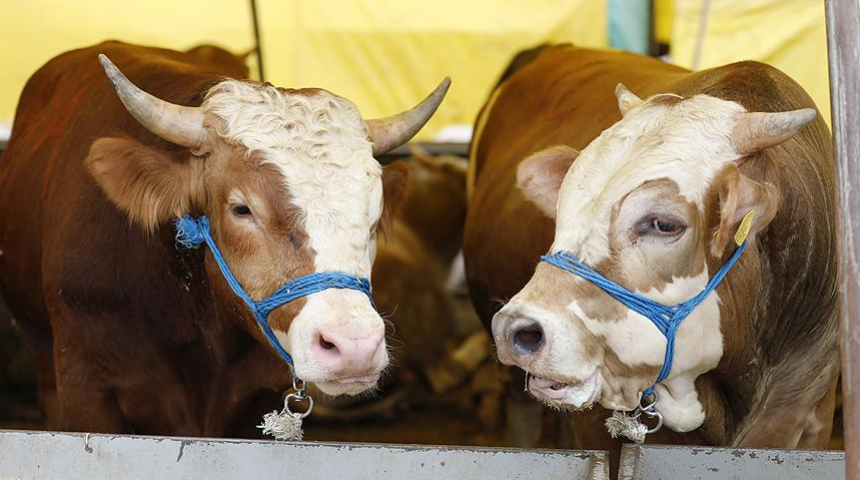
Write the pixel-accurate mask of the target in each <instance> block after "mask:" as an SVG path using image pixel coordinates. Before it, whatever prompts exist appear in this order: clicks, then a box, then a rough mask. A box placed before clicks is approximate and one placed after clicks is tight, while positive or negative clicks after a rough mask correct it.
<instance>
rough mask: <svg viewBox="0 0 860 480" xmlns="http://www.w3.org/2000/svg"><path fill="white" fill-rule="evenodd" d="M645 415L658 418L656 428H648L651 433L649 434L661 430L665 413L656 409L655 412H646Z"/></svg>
mask: <svg viewBox="0 0 860 480" xmlns="http://www.w3.org/2000/svg"><path fill="white" fill-rule="evenodd" d="M645 415H648V416H649V417H651V418H656V419H657V425H655V426H654V428H651V429H649V430H648V433H649V434H650V433H655V432H657V431H658V430H660V429H661V428H663V414H661V413H660V412H658V411H656V410H654V411H653V412H645Z"/></svg>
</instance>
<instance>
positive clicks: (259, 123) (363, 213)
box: [204, 80, 388, 393]
mask: <svg viewBox="0 0 860 480" xmlns="http://www.w3.org/2000/svg"><path fill="white" fill-rule="evenodd" d="M204 108H205V109H206V111H207V113H210V114H212V115H214V116H216V117H218V118H220V119H222V126H221V128H220V129H219V134H220V135H221V136H222V137H223V138H224V139H226V140H227V141H228V142H231V143H235V144H240V145H242V146H244V147H246V148H247V149H248V150H249V152H257V153H258V154H261V156H262V157H263V161H264V162H265V163H269V164H272V165H274V166H275V167H277V168H278V169H279V170H280V171H281V173H282V174H283V176H284V178H285V180H286V183H287V185H286V186H287V189H288V191H289V192H290V194H291V198H290V201H291V202H292V203H293V204H294V205H296V206H297V207H299V208H300V209H301V212H302V214H303V217H302V219H303V225H304V229H305V231H306V232H307V234H308V239H309V243H310V247H311V248H312V249H313V250H314V252H315V257H314V267H315V270H316V271H317V272H342V273H348V274H353V275H356V276H360V277H367V278H370V272H371V267H372V265H373V260H374V256H375V253H376V241H375V236H374V235H373V233H374V232H373V226H374V224H375V223H376V222H377V221H378V220H379V218H380V216H381V214H382V167H381V166H380V164H379V162H377V161H376V159H374V158H373V154H372V145H371V143H370V141H369V140H368V136H367V126H366V125H365V123H364V121H363V120H362V118H361V115H360V113H359V111H358V109H357V108H356V107H355V106H354V105H353V104H352V103H350V102H349V101H347V100H345V99H343V98H340V97H338V96H336V95H333V94H331V93H329V92H326V91H316V92H314V93H309V94H299V93H290V92H286V91H279V90H277V89H275V88H274V87H264V86H258V85H253V84H249V83H246V82H238V81H230V80H227V81H224V82H222V83H220V84H219V85H217V86H216V87H215V88H213V89H212V91H211V92H210V94H209V95H208V96H207V99H206V101H205V103H204ZM326 326H329V327H336V328H338V329H340V331H347V332H351V335H353V334H354V335H356V336H359V337H360V336H362V332H367V331H369V330H380V331H381V330H382V329H384V325H383V322H382V319H381V318H380V317H379V315H378V314H377V313H376V311H374V310H373V308H372V307H371V305H370V302H369V301H368V299H367V297H366V296H365V295H364V294H362V293H360V292H355V291H347V290H327V291H324V292H320V293H317V294H314V295H311V296H309V297H307V302H306V304H305V307H304V308H303V309H302V311H301V312H300V313H299V314H298V315H297V316H296V318H295V319H294V320H293V323H292V326H291V327H290V330H289V332H288V334H285V333H284V332H280V331H276V332H275V333H276V335H277V336H278V338H279V341H281V342H282V345H284V347H285V348H286V349H287V350H288V351H289V352H290V353H291V354H292V355H293V358H294V360H295V362H296V368H297V371H298V373H299V374H300V375H301V376H302V377H304V378H305V380H308V381H322V382H324V381H325V380H326V379H327V378H328V376H329V375H330V373H329V372H326V371H325V370H324V369H322V368H321V367H320V366H319V365H317V364H316V363H315V362H314V361H313V360H312V356H311V352H310V345H311V344H312V343H313V342H316V341H318V340H317V339H316V336H317V335H318V333H317V332H318V331H319V329H320V328H321V327H326ZM387 361H388V360H387V355H386V356H385V361H384V362H383V363H382V364H380V365H379V369H378V370H379V371H381V370H382V369H383V368H384V367H385V364H387ZM331 393H334V392H331ZM339 393H340V392H339ZM347 393H350V392H347Z"/></svg>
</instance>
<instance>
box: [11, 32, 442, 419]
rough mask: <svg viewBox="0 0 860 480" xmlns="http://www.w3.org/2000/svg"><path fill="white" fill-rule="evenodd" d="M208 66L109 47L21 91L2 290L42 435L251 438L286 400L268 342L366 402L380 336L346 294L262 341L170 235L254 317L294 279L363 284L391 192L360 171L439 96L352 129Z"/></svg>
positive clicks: (179, 56) (277, 314)
mask: <svg viewBox="0 0 860 480" xmlns="http://www.w3.org/2000/svg"><path fill="white" fill-rule="evenodd" d="M99 54H105V55H107V57H109V58H110V59H111V60H113V61H114V62H116V65H117V66H118V67H119V69H117V67H115V66H114V64H112V63H111V62H110V61H109V60H107V58H101V61H102V65H103V67H104V71H103V70H102V67H100V66H99V62H98V61H97V59H96V57H97V56H98V55H99ZM215 63H217V62H215ZM215 63H213V61H212V60H211V59H208V58H207V59H201V58H200V57H199V56H197V55H194V54H188V53H182V52H174V51H169V50H163V49H155V48H146V47H137V46H131V45H126V44H122V43H118V42H108V43H103V44H100V45H98V46H95V47H89V48H84V49H80V50H75V51H72V52H69V53H66V54H63V55H60V56H59V57H57V58H55V59H53V60H51V61H50V62H48V64H46V65H45V66H44V67H42V68H41V69H40V70H39V71H38V72H37V73H36V74H34V76H33V77H32V78H31V79H30V80H29V82H28V83H27V85H26V87H25V89H24V92H23V94H22V97H21V101H20V103H19V106H18V112H17V115H16V120H15V130H14V132H13V134H12V138H11V139H10V141H9V145H8V149H7V151H6V153H5V156H4V161H3V164H2V166H0V282H2V285H1V286H2V290H3V294H4V296H5V298H6V300H7V303H8V305H9V307H10V309H11V311H12V312H13V314H14V316H15V318H16V319H18V321H19V323H20V324H21V327H22V330H23V332H24V334H25V336H26V337H27V338H28V340H29V341H30V342H31V343H32V345H33V346H34V349H35V351H36V352H37V362H36V363H37V365H38V368H39V370H40V391H41V395H42V399H43V402H44V403H45V406H44V409H45V411H46V415H47V416H48V423H49V425H50V426H54V427H58V428H63V429H68V430H80V431H98V432H136V433H149V434H181V435H204V436H207V435H213V436H218V435H243V436H248V435H255V434H256V432H257V430H256V428H255V423H256V422H257V421H259V417H258V415H260V414H262V413H264V412H266V411H269V410H271V409H272V408H273V406H277V402H278V399H279V397H280V394H281V392H282V391H283V390H284V389H285V388H286V387H287V386H288V385H289V384H290V373H289V369H288V368H287V367H286V366H285V365H284V360H283V359H280V358H279V357H278V356H277V355H276V353H275V352H276V350H275V348H276V347H277V346H280V347H281V348H283V349H286V351H288V352H289V353H291V354H292V358H293V360H294V363H295V370H296V372H297V373H298V375H299V376H300V377H302V378H303V379H304V380H306V381H309V382H313V383H315V384H316V386H317V387H318V388H320V389H321V390H322V391H324V392H326V393H327V394H331V395H338V394H358V393H361V392H363V391H366V390H367V389H369V388H372V387H373V386H374V385H375V384H376V382H377V379H378V377H379V375H380V373H381V372H382V370H383V369H384V368H385V366H386V365H387V363H388V355H387V352H386V347H385V341H384V324H383V321H382V319H381V318H380V316H379V315H378V314H377V312H376V311H375V310H374V309H373V308H372V305H371V303H370V301H369V300H368V298H367V297H366V296H365V295H364V294H363V293H362V292H360V291H355V290H341V289H329V290H325V291H322V292H319V293H316V294H313V295H311V296H308V297H305V298H301V299H299V300H296V301H293V302H291V303H288V304H286V305H283V306H281V307H279V308H277V309H275V310H274V311H272V312H271V314H270V316H269V317H268V323H269V325H270V326H271V329H272V330H273V336H274V337H275V338H276V341H277V343H273V344H272V345H268V343H267V339H266V337H265V336H264V335H263V332H262V330H261V328H259V327H258V325H257V323H256V322H255V320H254V317H253V316H252V315H251V311H250V309H249V308H247V307H246V305H245V304H244V303H243V302H242V300H240V299H239V298H238V297H237V296H236V295H235V294H234V293H233V292H232V290H231V288H230V287H229V286H228V283H227V282H226V280H225V278H224V276H223V275H222V273H221V272H220V270H219V268H218V266H217V264H216V261H215V259H214V258H213V255H212V251H211V249H210V248H201V249H197V250H187V249H181V248H177V241H176V239H175V236H176V231H175V230H174V228H173V225H172V222H173V220H174V219H175V218H177V216H179V215H182V214H186V213H187V214H192V215H203V214H205V215H207V216H208V218H209V221H210V222H211V231H212V237H213V238H214V241H215V243H216V244H217V246H218V247H219V249H220V251H221V253H223V255H224V258H225V260H226V263H227V264H228V265H229V267H230V269H231V270H232V272H233V274H234V275H235V276H236V277H237V279H238V282H239V283H240V284H241V285H242V286H243V287H244V289H245V290H246V291H247V292H248V294H249V295H250V296H251V298H252V299H254V300H259V299H261V298H263V297H266V296H268V295H270V294H271V293H273V292H274V291H276V290H277V289H278V288H280V287H281V286H282V285H284V284H285V283H286V282H287V281H289V280H292V279H295V278H298V277H302V276H305V275H308V274H311V273H313V272H319V271H337V272H343V273H346V274H348V275H354V276H357V277H367V276H369V274H370V269H371V265H372V262H373V258H374V255H375V250H376V241H375V237H376V230H377V225H378V224H379V223H385V222H386V218H387V216H388V215H390V214H391V212H393V210H394V209H395V207H396V205H397V204H398V203H399V201H400V199H401V197H402V192H403V187H404V184H405V180H406V173H405V167H404V166H402V165H398V164H395V165H390V166H388V167H386V168H385V169H384V170H383V168H382V167H381V166H380V165H379V163H378V162H377V161H376V160H375V159H374V155H379V154H381V153H383V152H385V151H387V150H389V149H391V148H394V147H395V146H397V145H399V144H401V143H403V142H405V141H406V140H408V139H409V138H410V137H411V136H413V135H414V134H415V133H416V132H417V131H418V130H419V129H420V128H421V126H422V125H423V124H424V123H425V122H426V121H427V120H428V119H429V118H430V116H431V115H432V113H433V112H434V111H435V109H436V107H437V106H438V105H439V103H440V102H441V100H442V97H443V96H444V92H445V90H446V89H447V85H448V83H447V81H446V82H443V84H442V85H440V87H439V88H437V90H436V91H434V92H433V93H432V94H431V96H429V97H428V98H427V99H426V100H425V101H423V102H422V103H421V104H419V105H418V106H416V107H415V108H413V109H412V110H409V111H406V112H404V113H402V114H399V115H397V116H394V117H389V118H386V119H380V120H368V121H364V120H363V119H362V118H361V116H360V114H359V112H358V110H357V108H356V107H355V106H354V105H353V104H352V103H350V102H349V101H348V100H346V99H344V98H341V97H338V96H336V95H334V94H332V93H329V92H327V91H324V90H319V89H302V90H288V89H282V88H276V87H274V86H271V85H269V84H259V83H257V82H252V81H247V80H241V79H234V78H231V77H233V76H237V75H242V74H243V73H244V71H239V70H240V69H239V68H236V65H235V64H234V63H232V62H230V64H228V65H220V64H217V65H216V64H215ZM120 69H121V70H122V71H123V72H124V73H125V74H126V75H128V77H129V78H130V79H131V81H129V80H127V79H126V77H125V76H124V75H123V73H121V72H120ZM105 73H107V74H108V76H109V77H110V81H108V78H106V77H105ZM111 83H113V87H112V86H111ZM114 89H116V92H115V91H114ZM261 342H262V343H263V344H267V345H268V347H262V346H261V345H260V344H261ZM58 418H59V420H58Z"/></svg>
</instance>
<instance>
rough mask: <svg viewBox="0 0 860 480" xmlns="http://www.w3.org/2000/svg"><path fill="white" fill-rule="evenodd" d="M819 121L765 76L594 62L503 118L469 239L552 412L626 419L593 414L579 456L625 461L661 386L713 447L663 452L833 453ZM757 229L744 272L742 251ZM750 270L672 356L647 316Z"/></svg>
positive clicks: (783, 83)
mask: <svg viewBox="0 0 860 480" xmlns="http://www.w3.org/2000/svg"><path fill="white" fill-rule="evenodd" d="M586 66H587V68H586ZM619 82H623V83H624V84H626V85H628V86H631V87H632V91H634V92H637V93H640V92H641V93H642V96H643V98H644V100H642V99H640V98H639V97H638V96H637V95H635V94H633V93H631V91H630V90H627V89H626V88H624V87H623V86H621V85H619V86H618V88H617V89H616V85H617V84H618V83H619ZM613 93H615V94H617V95H613ZM534 105H537V106H539V107H538V108H535V107H533V106H534ZM812 106H813V105H812V103H811V101H810V99H809V98H808V96H807V95H806V94H805V93H804V92H803V91H802V89H801V88H800V87H798V86H797V85H796V84H795V83H794V82H793V81H791V80H790V79H788V78H787V77H785V76H784V75H783V74H781V73H780V72H778V71H776V70H775V69H772V68H769V67H766V66H764V65H761V64H756V63H752V62H747V63H742V64H735V65H730V66H727V67H723V68H718V69H714V70H708V71H704V72H699V73H688V72H685V71H683V70H681V69H679V68H677V67H673V66H669V65H664V64H661V63H659V62H656V61H653V60H650V59H645V58H642V57H637V56H633V55H629V54H619V53H602V52H594V51H588V50H582V49H576V48H572V47H555V48H550V49H547V50H545V51H544V52H543V53H542V54H541V55H540V56H539V57H538V58H537V59H536V60H534V61H533V62H532V63H530V64H528V65H526V66H524V67H522V68H521V69H520V70H519V71H518V72H516V73H515V74H514V75H513V76H512V77H511V78H510V79H508V80H507V81H506V82H505V83H503V84H502V85H501V86H500V87H499V89H498V90H497V91H496V93H495V94H494V96H493V97H492V99H491V101H490V103H489V104H488V105H487V106H485V108H484V111H483V113H482V117H481V119H479V123H478V132H479V133H480V136H479V138H477V139H476V140H475V142H476V143H475V145H476V147H475V148H476V150H473V153H475V157H473V161H474V163H475V164H474V165H472V168H473V170H472V175H471V179H470V180H471V181H472V182H474V193H473V195H472V197H471V203H470V212H469V220H468V221H467V227H466V235H465V239H464V247H465V254H466V266H467V272H468V275H469V280H470V287H471V288H472V293H473V299H474V300H475V302H476V306H477V307H478V309H479V311H480V312H481V314H482V316H483V318H484V319H485V321H489V320H490V318H492V324H491V328H492V331H493V335H494V338H495V342H496V347H497V350H498V356H499V359H500V360H501V361H502V362H503V363H505V364H509V365H514V366H517V367H520V368H522V369H523V370H525V371H527V372H528V373H530V374H531V375H532V377H531V379H530V387H531V388H530V390H531V392H532V394H533V395H534V396H535V397H536V398H538V399H539V400H541V401H543V402H545V403H546V404H548V405H551V406H553V407H557V408H560V409H565V410H582V409H589V408H590V407H592V405H595V404H599V405H600V406H602V407H604V408H605V409H606V410H603V409H596V410H591V411H586V412H582V413H577V414H576V418H577V420H576V427H575V435H576V439H577V440H576V441H577V443H576V445H577V446H584V447H586V448H601V447H607V446H610V447H611V445H612V442H611V440H609V438H608V435H607V434H606V432H605V430H603V428H602V423H603V420H604V419H605V418H606V416H607V415H608V411H612V410H620V411H631V410H633V409H635V408H636V407H637V406H638V405H639V402H640V399H641V397H642V395H643V392H648V391H649V388H650V387H651V386H652V385H654V384H655V382H658V383H657V385H656V392H657V393H658V396H659V403H658V404H657V407H656V408H657V410H658V411H659V412H660V413H661V414H662V416H663V418H664V420H665V425H666V426H668V427H669V428H670V429H671V430H673V431H674V432H682V433H684V432H691V433H690V434H689V435H687V436H683V435H678V434H677V433H674V432H666V431H665V430H666V429H665V428H664V431H663V432H661V435H662V436H657V437H656V438H655V440H656V441H662V442H679V443H680V442H683V443H689V442H696V443H711V444H728V445H749V446H782V447H795V446H801V447H809V448H822V447H825V446H826V445H827V439H828V436H829V433H830V426H831V424H832V413H833V398H834V392H835V384H836V378H837V376H838V358H837V353H838V352H837V347H836V325H837V320H836V302H835V299H836V283H835V275H836V269H835V264H834V225H833V218H834V216H833V203H832V197H833V185H832V171H831V165H830V160H831V157H830V155H831V154H830V138H829V135H828V134H827V130H826V127H825V126H824V124H823V122H822V121H821V119H820V118H818V117H817V114H816V111H815V110H814V109H813V108H810V107H812ZM517 115H518V116H517ZM514 116H517V118H518V119H519V121H518V122H510V121H509V120H506V119H509V118H512V117H514ZM578 148H579V149H581V151H579V150H578ZM517 190H519V192H517ZM750 211H754V212H755V213H754V219H753V220H752V223H751V225H750V230H749V234H748V236H747V237H746V242H747V243H746V245H745V250H744V251H743V253H742V254H741V251H739V250H738V249H739V247H738V244H737V243H735V241H734V236H735V233H736V231H737V230H738V229H739V228H740V226H741V223H742V221H743V219H744V217H746V216H747V214H748V213H749V212H750ZM553 220H554V225H553V223H552V221H553ZM544 253H549V254H550V255H549V256H548V257H545V260H548V261H549V263H547V261H544V262H540V263H539V258H540V255H541V254H544ZM559 256H562V257H565V258H567V259H568V260H569V263H568V265H573V264H574V263H577V262H579V263H581V265H583V266H584V268H583V271H582V272H579V273H577V274H571V273H570V271H568V270H572V268H571V269H568V268H566V266H565V264H563V263H564V262H561V263H559V262H556V261H555V260H558V259H559ZM733 256H734V257H733ZM733 258H734V259H736V260H737V263H735V264H734V266H733V267H732V268H731V269H730V270H729V271H728V273H727V274H726V276H725V278H724V279H723V280H722V282H721V283H719V284H718V285H716V282H714V285H713V286H714V287H715V290H713V291H712V292H710V293H709V294H707V295H703V296H702V297H701V298H700V299H701V302H700V303H697V304H696V305H695V308H693V309H691V311H690V312H689V315H688V316H686V318H684V319H683V321H682V322H679V324H678V328H677V333H676V334H675V343H674V354H673V355H668V356H667V354H666V352H667V337H668V335H664V333H661V331H660V330H659V329H658V328H657V327H656V326H655V323H657V322H652V320H650V319H649V318H647V317H646V316H645V315H643V312H644V311H645V310H643V308H639V306H636V305H633V304H634V303H635V302H636V300H637V299H642V298H645V299H648V300H650V301H653V302H656V303H657V304H662V305H663V306H674V305H678V304H682V303H683V302H686V301H688V300H690V299H693V298H695V297H696V296H697V295H699V294H700V293H702V292H703V291H704V292H705V293H707V292H708V291H709V289H710V288H706V287H707V286H708V282H709V280H710V279H712V278H714V277H715V275H717V273H718V271H719V270H720V268H721V267H723V266H724V265H726V264H727V262H728V263H729V265H731V263H732V262H733ZM494 263H495V264H498V263H501V264H502V265H500V266H499V265H497V266H494V265H493V264H494ZM535 265H537V266H536V268H535ZM560 266H561V267H565V268H559V267H560ZM595 272H596V273H597V274H598V277H602V278H603V280H600V279H598V278H597V277H595V276H594V275H592V274H593V273H595ZM616 287H623V289H624V290H626V291H628V292H632V293H633V294H634V295H633V296H632V297H630V302H627V300H625V301H624V302H622V301H619V298H620V295H619V291H620V290H619V288H616ZM607 292H611V293H612V295H610V294H609V293H607ZM499 298H506V299H509V301H508V302H507V303H506V304H505V305H504V307H503V308H501V309H500V310H499V308H500V307H501V305H500V304H498V303H494V299H499ZM631 302H632V303H631ZM646 303H647V302H646ZM655 305H656V304H650V307H653V306H655ZM650 307H649V308H650ZM667 316H671V312H670V311H668V310H667ZM669 361H670V362H671V364H668V365H670V366H671V368H670V369H667V371H666V372H664V375H661V368H662V367H663V366H664V365H667V363H666V362H669ZM600 430H603V431H600ZM615 448H617V447H615Z"/></svg>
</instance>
